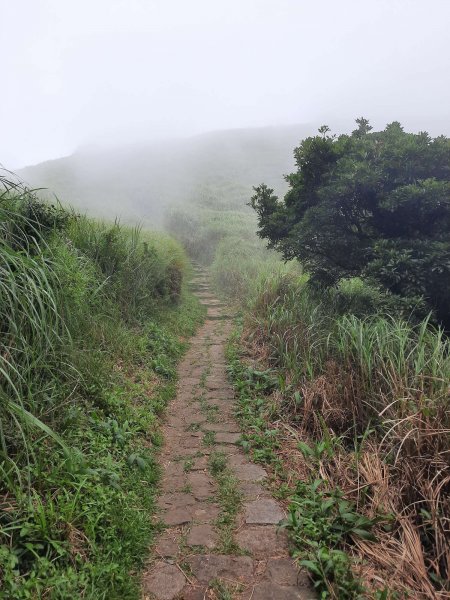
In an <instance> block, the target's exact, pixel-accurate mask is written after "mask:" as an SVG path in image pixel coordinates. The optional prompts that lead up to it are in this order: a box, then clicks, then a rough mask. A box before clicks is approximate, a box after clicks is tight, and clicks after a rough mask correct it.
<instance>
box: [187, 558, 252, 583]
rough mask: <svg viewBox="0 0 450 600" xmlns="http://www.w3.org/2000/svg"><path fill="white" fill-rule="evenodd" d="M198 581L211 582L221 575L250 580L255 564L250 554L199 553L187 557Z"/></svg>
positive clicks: (225, 577)
mask: <svg viewBox="0 0 450 600" xmlns="http://www.w3.org/2000/svg"><path fill="white" fill-rule="evenodd" d="M187 562H188V564H189V566H190V567H191V569H192V573H193V574H194V576H195V577H196V578H197V580H198V581H200V582H202V583H203V582H204V583H209V582H210V581H211V580H212V579H216V578H218V577H221V578H223V579H227V580H230V581H250V580H251V579H252V577H253V570H254V565H253V561H252V559H251V558H250V557H249V556H232V555H225V554H198V555H196V556H191V557H189V558H188V559H187Z"/></svg>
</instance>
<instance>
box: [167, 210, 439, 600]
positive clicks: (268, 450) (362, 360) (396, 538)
mask: <svg viewBox="0 0 450 600" xmlns="http://www.w3.org/2000/svg"><path fill="white" fill-rule="evenodd" d="M219 209H220V210H219ZM189 218H190V220H191V222H194V221H195V223H196V225H195V232H193V231H187V230H184V229H183V218H181V217H180V218H179V219H178V221H177V219H176V218H175V221H177V227H174V229H173V230H174V231H175V233H176V234H177V235H179V237H180V238H181V239H184V237H188V238H189V240H190V245H189V243H188V244H187V248H188V251H189V252H191V254H192V255H194V256H196V257H197V260H200V261H203V262H204V264H209V265H210V271H211V275H212V281H213V284H214V286H215V288H216V290H217V291H218V293H219V294H220V295H222V296H224V297H226V298H227V299H228V301H229V302H232V303H234V304H236V305H238V306H239V307H240V309H241V313H242V323H241V325H239V324H238V326H237V333H236V337H235V339H234V341H233V343H232V346H231V350H230V352H229V355H228V358H229V361H230V373H231V376H232V379H233V382H234V385H235V388H236V391H237V396H238V398H239V406H238V417H239V419H240V421H241V423H242V428H243V430H244V431H245V435H244V436H243V447H244V449H245V450H247V451H249V452H250V453H251V454H252V457H253V459H254V460H256V461H258V462H264V463H265V464H266V465H268V466H269V468H270V471H271V472H272V476H273V480H274V482H276V493H277V494H278V495H280V496H283V497H286V498H291V506H292V507H294V508H295V505H296V503H297V505H298V506H300V505H301V506H302V510H303V511H305V512H306V514H307V515H309V516H310V517H311V520H312V521H314V520H315V519H316V516H317V515H316V513H315V512H314V511H316V510H318V509H319V508H320V506H321V505H322V503H324V502H325V503H327V502H329V501H330V500H331V499H335V497H336V496H335V495H336V494H338V495H340V496H339V497H340V498H342V500H343V501H345V502H348V503H349V506H351V507H352V508H351V510H350V514H354V515H357V516H355V519H358V518H362V519H368V520H369V522H370V523H371V524H372V525H371V528H372V530H373V531H372V533H373V535H374V539H364V538H363V537H361V536H359V535H358V534H357V533H355V532H353V534H345V535H342V536H340V537H339V540H338V541H336V540H334V542H333V543H331V542H329V541H328V542H327V544H326V547H322V548H321V554H320V555H319V554H317V552H318V549H317V548H316V551H317V552H316V554H314V553H313V554H311V552H312V549H311V547H310V546H309V545H308V541H311V540H313V539H314V538H313V537H310V536H308V539H306V538H305V539H303V538H304V537H305V536H302V535H299V534H298V533H299V531H301V530H302V528H303V527H304V525H305V523H303V524H301V525H300V526H299V527H297V526H295V527H294V526H292V527H291V531H292V534H293V536H294V539H295V542H296V544H297V547H298V552H299V554H300V553H308V554H309V557H310V558H311V557H312V558H313V561H312V563H311V564H310V565H309V567H310V571H311V574H312V576H313V578H314V580H315V582H316V584H317V586H318V588H319V589H320V590H321V594H323V595H324V597H342V598H345V597H349V598H352V597H358V595H361V593H362V592H361V591H360V590H361V589H363V588H364V590H365V591H364V592H363V594H365V596H367V597H370V598H394V597H405V596H406V597H416V596H417V597H424V598H435V597H437V596H438V595H439V594H440V595H441V596H444V595H445V594H448V592H449V591H450V590H449V588H448V580H449V579H450V571H449V563H448V558H447V557H448V555H449V552H450V548H449V542H448V540H449V539H450V530H449V529H448V523H449V514H450V512H449V510H450V509H449V506H448V500H447V498H448V486H449V481H450V470H449V464H448V452H449V447H448V432H449V431H450V423H449V414H450V410H449V408H450V407H449V389H448V381H449V380H450V372H449V369H450V346H449V341H448V336H447V335H446V334H445V333H444V332H443V331H442V330H439V329H436V328H433V327H432V326H431V325H430V323H429V320H428V319H425V320H424V321H422V322H420V323H417V321H408V319H405V317H404V316H403V317H402V315H401V313H400V312H398V310H397V308H398V307H396V306H395V305H394V304H393V303H392V301H391V299H390V298H389V297H388V296H387V295H385V294H383V293H381V292H380V291H379V290H376V289H374V288H372V287H370V286H369V285H368V284H367V283H365V282H364V281H362V280H361V279H357V278H354V279H349V280H343V281H341V282H340V284H339V285H338V286H337V287H336V288H333V289H330V290H327V291H325V290H317V289H313V288H312V287H311V286H310V285H309V283H308V277H307V275H306V274H303V273H302V269H301V265H298V264H297V263H293V262H291V263H288V264H283V263H282V262H281V261H280V260H279V257H278V256H277V255H276V254H275V253H273V252H270V251H268V250H267V249H265V248H264V247H263V244H262V243H261V241H260V240H258V239H257V237H256V235H255V233H254V232H255V225H254V220H253V217H252V215H250V214H248V212H247V211H246V209H245V208H242V207H241V208H239V206H237V205H234V206H231V205H230V206H228V207H226V209H224V207H223V199H222V200H220V202H219V203H218V204H217V206H214V203H213V202H211V203H210V204H209V205H208V207H207V208H205V207H204V206H199V207H198V211H194V216H192V215H190V217H189ZM307 448H309V449H310V450H309V451H308V450H307ZM316 480H320V481H321V482H322V483H321V486H320V490H321V491H320V494H319V493H316V492H315V491H314V485H315V481H316ZM298 481H300V482H302V481H303V482H305V484H306V485H307V487H306V488H298V487H297V482H298ZM274 489H275V488H274ZM322 492H323V494H325V497H324V498H322V496H321V494H322ZM301 500H302V503H301ZM333 502H334V500H333ZM380 515H384V516H385V519H384V520H382V521H380V520H378V519H379V516H380ZM309 516H308V518H310V517H309ZM291 525H292V523H291ZM324 539H327V538H326V536H325V537H324ZM399 556H401V557H402V559H401V561H400V562H399V558H398V557H399ZM324 561H325V562H326V561H328V563H327V564H328V565H329V568H330V569H331V570H328V571H326V569H325V567H324V565H325V562H324ZM313 564H314V566H313ZM333 565H334V566H333Z"/></svg>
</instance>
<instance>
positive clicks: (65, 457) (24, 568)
mask: <svg viewBox="0 0 450 600" xmlns="http://www.w3.org/2000/svg"><path fill="white" fill-rule="evenodd" d="M0 216H1V219H0V222H1V226H2V230H3V237H2V243H1V246H0V258H1V265H2V266H1V269H2V278H1V282H0V295H1V300H2V302H1V307H2V309H1V313H0V322H1V325H2V333H3V335H2V349H1V353H0V367H1V373H2V379H1V387H0V394H1V396H2V403H1V408H0V425H1V428H0V431H1V434H2V436H1V442H2V449H1V459H2V460H1V462H0V469H1V482H2V483H1V484H0V485H1V488H0V503H1V513H0V589H1V592H0V597H2V598H5V599H6V598H8V599H9V598H17V599H20V598H52V599H66V598H76V597H83V598H92V599H93V600H94V599H95V600H97V599H99V598H108V599H109V598H121V599H123V598H130V599H131V598H138V597H139V581H138V580H139V577H138V574H139V569H140V567H141V566H142V564H143V561H144V560H145V557H146V554H147V551H148V547H149V544H150V542H151V539H152V536H153V534H154V531H155V527H157V525H156V524H155V523H154V522H153V521H152V520H151V518H150V516H151V514H152V512H153V503H154V495H155V491H156V483H157V479H158V468H157V464H156V461H155V455H156V453H157V450H158V445H159V443H160V435H159V431H158V422H159V416H160V415H161V413H162V411H163V410H164V406H165V404H166V402H167V400H168V399H169V398H170V397H171V396H172V395H173V393H174V389H175V377H176V371H175V366H176V363H177V361H178V359H179V358H180V356H181V354H182V352H183V350H184V347H185V344H186V342H185V341H184V339H185V338H187V337H189V335H191V334H192V333H193V331H194V329H195V327H196V324H197V323H198V322H199V321H200V320H201V318H202V314H203V312H202V310H201V308H200V307H199V305H198V303H197V302H196V301H195V300H194V298H193V297H192V296H191V295H190V294H189V293H188V292H187V291H186V290H185V289H184V286H183V284H182V279H183V277H184V275H185V273H186V268H187V265H186V260H185V257H184V254H183V251H182V250H181V248H180V246H179V245H178V244H176V243H175V242H174V241H173V240H170V239H168V238H167V237H164V236H161V235H158V236H155V235H153V234H149V233H146V232H139V231H138V230H137V229H134V230H128V229H126V228H123V227H119V226H117V225H116V226H112V225H104V224H101V223H96V222H94V221H91V220H89V219H86V218H77V219H74V218H73V217H72V216H71V215H69V214H67V213H65V212H64V211H61V210H59V209H54V210H52V209H49V208H48V207H43V206H42V205H41V204H40V203H39V202H37V200H36V198H35V197H33V195H32V194H29V193H27V192H24V191H23V190H22V189H20V188H15V189H14V188H12V189H11V187H9V189H7V190H6V191H5V193H4V194H2V196H1V198H0Z"/></svg>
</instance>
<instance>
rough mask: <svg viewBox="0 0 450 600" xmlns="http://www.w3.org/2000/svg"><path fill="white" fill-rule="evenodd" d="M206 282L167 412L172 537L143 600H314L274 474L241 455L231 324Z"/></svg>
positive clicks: (167, 536)
mask: <svg viewBox="0 0 450 600" xmlns="http://www.w3.org/2000/svg"><path fill="white" fill-rule="evenodd" d="M208 279H209V278H208V274H207V272H206V271H205V270H203V269H201V268H200V267H196V274H195V278H194V279H193V280H192V282H191V286H192V288H193V290H194V291H195V293H196V294H197V295H198V296H199V298H200V301H201V302H202V303H203V304H204V305H206V307H207V316H206V320H205V322H204V324H203V325H202V327H201V328H200V329H199V331H198V332H197V334H196V335H195V336H194V337H193V338H192V340H191V344H190V348H189V350H188V352H187V354H186V355H185V357H184V360H183V361H182V363H181V364H180V366H179V369H178V375H179V381H178V387H177V396H176V399H175V400H173V401H172V402H171V403H170V405H169V406H168V407H167V413H166V420H165V424H164V426H163V434H164V440H165V441H164V446H163V448H162V452H161V455H160V460H161V464H162V469H163V477H162V494H161V496H160V497H159V507H160V509H161V513H160V517H161V519H162V521H163V522H164V524H165V529H164V531H163V533H162V534H161V535H160V537H159V539H158V541H157V543H156V546H155V549H154V553H153V557H152V559H151V561H150V562H149V565H148V568H147V571H146V572H145V573H144V576H143V598H144V599H145V600H150V599H151V600H153V599H154V600H174V599H180V600H204V599H217V600H231V599H236V600H237V599H239V600H269V599H273V600H275V599H276V600H312V599H314V598H315V597H316V595H315V593H314V592H313V591H312V587H311V584H310V582H309V580H308V578H307V576H306V574H305V573H304V572H300V573H299V572H298V570H297V568H296V567H295V565H294V563H293V561H292V559H291V558H290V557H289V552H288V539H287V534H286V531H285V530H284V529H280V528H279V527H278V523H279V522H280V521H281V520H282V519H283V518H284V517H285V513H284V511H283V509H282V507H281V505H280V504H279V503H278V502H277V501H276V500H274V499H273V497H272V496H271V494H270V492H269V491H267V489H266V488H265V487H264V479H265V478H266V476H267V473H266V471H265V470H264V469H263V468H262V467H261V466H259V465H256V464H254V463H252V462H251V461H250V460H249V459H248V458H247V457H246V455H245V454H244V453H243V451H242V450H241V448H240V447H239V446H238V441H239V438H240V430H239V426H238V425H237V423H236V421H235V420H234V418H233V406H234V393H233V388H232V386H231V385H230V383H229V382H228V380H227V375H226V361H225V343H226V340H227V338H228V336H229V334H230V332H231V328H232V320H231V319H232V315H230V313H229V309H228V308H227V307H226V306H224V305H223V304H222V303H221V302H220V301H219V300H217V299H216V298H215V297H214V295H213V294H212V293H211V292H210V289H209V281H208Z"/></svg>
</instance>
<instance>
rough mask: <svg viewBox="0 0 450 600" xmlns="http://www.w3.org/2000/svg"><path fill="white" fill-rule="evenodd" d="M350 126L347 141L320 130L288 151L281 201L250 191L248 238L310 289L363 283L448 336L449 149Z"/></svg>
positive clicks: (397, 131) (423, 138) (416, 137)
mask: <svg viewBox="0 0 450 600" xmlns="http://www.w3.org/2000/svg"><path fill="white" fill-rule="evenodd" d="M356 122H357V125H358V127H357V129H356V130H355V131H353V133H352V134H351V135H340V136H339V137H337V136H334V135H330V133H329V129H328V127H321V128H320V130H319V135H317V136H314V137H309V138H307V139H305V140H304V141H303V142H302V143H301V144H300V146H299V147H298V148H296V149H295V151H294V156H295V160H296V166H297V170H296V172H295V173H292V174H290V175H288V176H287V177H286V179H287V181H288V183H289V190H288V192H287V194H286V195H285V197H284V200H279V199H278V198H277V197H276V196H274V195H273V190H271V189H270V188H268V187H267V186H266V185H264V184H262V185H260V186H259V187H256V188H254V190H255V195H254V196H253V197H252V199H251V202H250V204H251V206H252V207H253V208H254V209H255V210H256V212H257V214H258V222H259V232H258V233H259V235H260V237H262V238H265V239H267V240H268V245H269V246H270V247H271V248H276V249H277V250H279V251H280V252H281V253H282V255H283V257H284V258H285V259H287V260H289V259H292V258H298V259H299V260H300V261H301V262H302V264H303V265H304V267H305V269H306V270H307V271H308V272H309V273H310V275H311V283H312V284H313V285H314V284H319V285H322V286H332V285H335V284H336V283H337V282H338V281H339V280H340V279H342V278H348V277H354V276H359V277H363V278H365V279H367V280H369V281H371V282H373V283H375V284H376V285H378V286H382V287H383V288H385V289H387V290H389V291H390V292H391V293H392V294H395V295H396V296H398V297H399V298H400V299H401V302H402V303H403V305H404V306H409V307H411V308H412V307H413V306H418V305H421V306H422V308H423V309H425V310H432V311H434V314H435V315H436V318H437V319H438V320H439V321H441V322H443V323H445V324H446V325H447V326H450V294H449V290H450V140H449V139H448V138H446V137H444V136H439V137H436V138H434V139H432V138H431V137H430V136H429V135H428V134H427V133H425V132H421V133H418V134H413V133H406V132H405V131H404V130H403V128H402V127H401V125H400V123H398V122H394V123H391V124H390V125H388V126H387V127H386V128H385V129H384V131H380V132H372V131H371V129H372V128H371V127H370V125H369V123H368V121H367V120H366V119H363V118H361V119H357V121H356Z"/></svg>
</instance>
